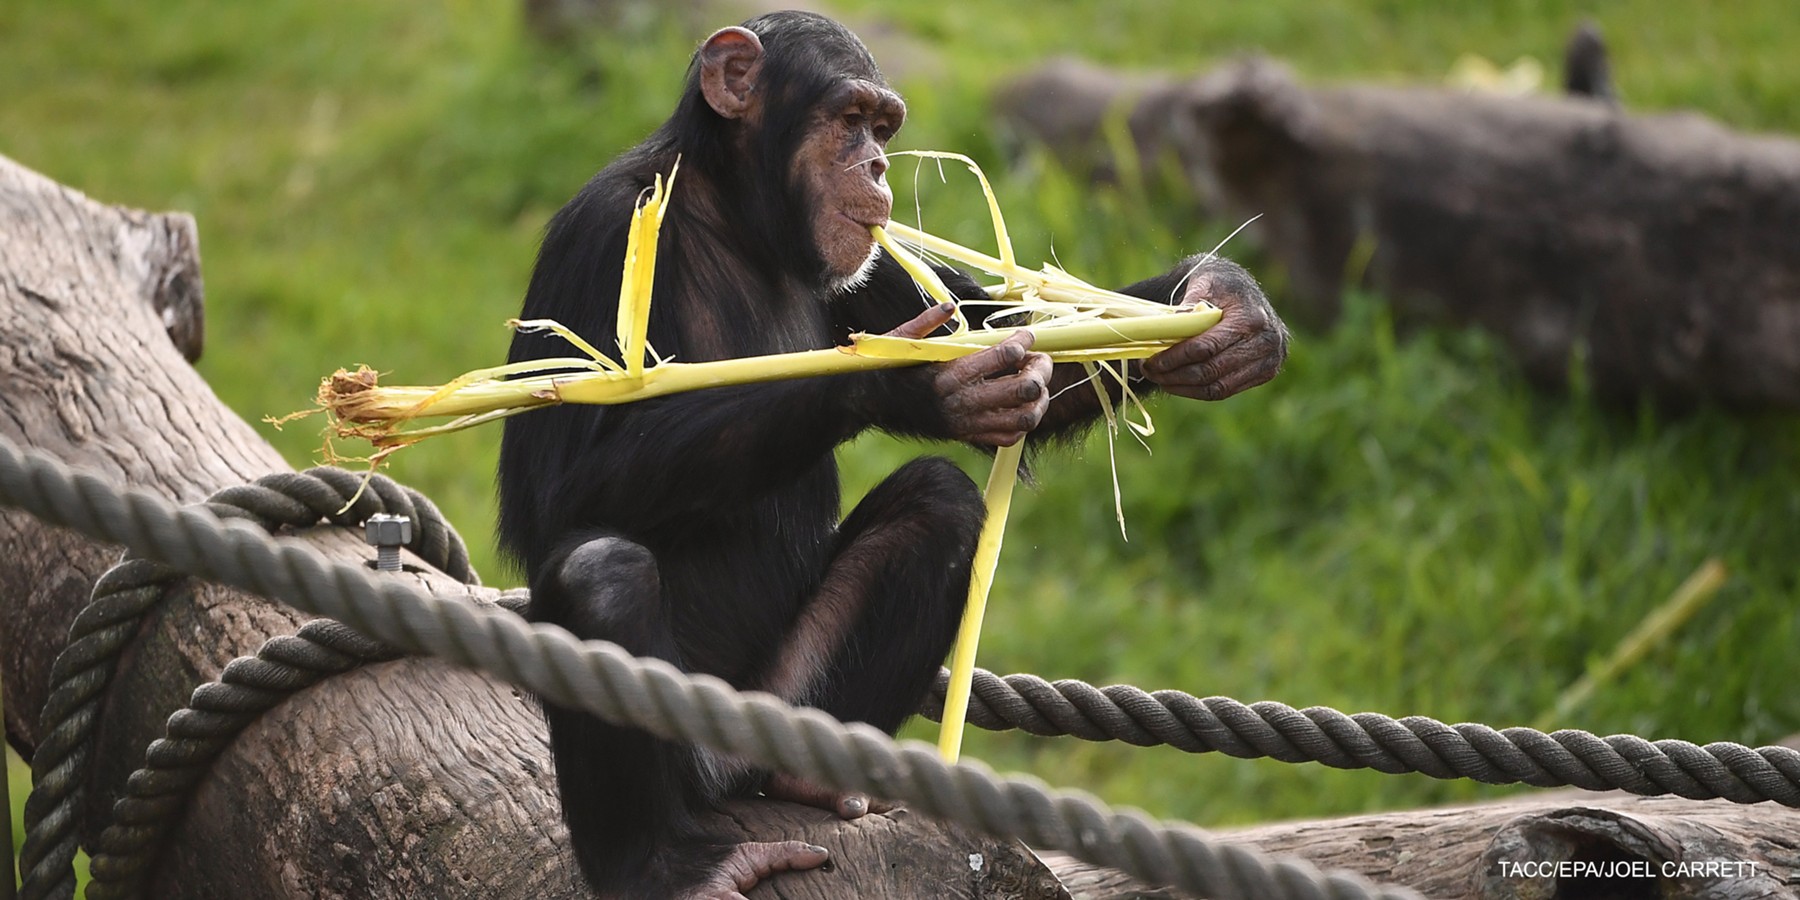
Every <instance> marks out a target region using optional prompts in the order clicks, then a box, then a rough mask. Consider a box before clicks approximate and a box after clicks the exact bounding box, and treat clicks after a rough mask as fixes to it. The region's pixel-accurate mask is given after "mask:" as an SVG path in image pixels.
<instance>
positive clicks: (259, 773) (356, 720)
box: [0, 157, 1066, 900]
mask: <svg viewBox="0 0 1800 900" xmlns="http://www.w3.org/2000/svg"><path fill="white" fill-rule="evenodd" d="M197 246H198V245H197V240H196V232H195V226H194V221H193V220H192V219H191V218H190V217H188V216H185V215H180V214H150V213H142V212H137V211H132V210H123V209H118V208H113V207H107V206H103V205H100V204H97V203H94V202H93V201H91V200H89V199H87V198H86V197H83V196H82V195H80V194H78V193H76V192H74V191H71V190H69V189H67V188H63V187H61V186H58V185H56V184H54V183H53V182H51V181H49V180H47V179H45V178H43V177H42V176H40V175H37V174H35V173H32V172H30V171H28V170H26V169H24V168H22V167H20V166H18V165H17V164H15V163H13V162H12V161H10V160H7V159H5V158H4V157H0V384H4V385H6V390H4V391H0V432H3V433H5V434H6V435H7V436H8V437H9V438H11V439H13V440H15V441H18V442H20V443H23V444H25V445H28V446H33V447H37V448H39V449H42V450H46V451H49V452H51V453H52V454H54V455H56V456H58V457H60V458H61V459H63V460H64V461H65V462H68V463H69V464H71V465H75V466H81V467H85V468H88V469H92V470H94V471H96V472H98V473H100V474H102V475H104V476H105V477H107V478H109V479H111V480H113V481H115V482H117V483H120V484H124V485H131V486H136V487H141V488H145V489H148V490H151V491H154V492H157V493H160V494H163V495H164V496H168V497H170V498H173V499H177V500H182V501H189V502H192V501H198V500H201V499H203V498H204V497H206V496H207V495H208V494H210V493H211V492H213V491H214V490H217V489H218V488H222V487H226V486H230V485H234V484H240V483H244V482H247V481H250V480H253V479H255V478H256V477H258V476H260V475H264V474H267V473H270V472H277V471H284V470H286V469H287V466H286V464H285V463H284V462H283V461H282V459H281V457H280V456H279V455H278V454H277V453H276V452H275V450H274V449H273V448H272V447H270V446H269V445H268V444H267V443H266V442H264V441H263V440H262V439H261V438H260V437H259V436H258V435H257V434H256V432H255V431H254V430H253V429H252V428H251V427H250V426H249V425H247V424H246V423H244V422H243V421H242V420H241V419H239V418H238V417H237V416H235V415H234V414H232V413H231V411H230V410H229V409H227V408H226V407H225V406H224V405H223V404H222V403H220V402H219V401H218V399H217V398H216V397H215V396H214V395H213V393H212V391H211V390H210V389H209V388H208V387H207V385H206V382H205V381H204V380H203V379H201V378H200V376H199V375H198V374H197V373H196V372H195V371H194V370H193V368H192V367H191V366H190V365H189V362H190V361H191V360H192V359H195V358H197V357H198V355H199V352H200V343H201V335H202V325H201V322H202V312H201V294H200V277H199V256H198V250H197ZM301 537H302V538H303V539H305V540H309V541H312V542H314V543H315V544H316V545H317V546H318V547H319V548H320V549H321V550H323V551H324V552H326V553H329V554H331V555H334V556H337V557H340V558H345V559H363V558H368V557H370V556H371V555H372V551H371V550H370V548H368V547H367V546H365V545H364V544H363V543H362V542H361V540H359V539H358V537H357V536H356V535H354V534H351V533H349V532H347V531H345V530H343V529H338V528H331V527H324V528H316V529H312V530H310V531H308V532H306V533H305V534H303V535H301ZM118 556H119V551H118V548H116V547H108V546H101V545H98V544H96V543H94V542H92V541H90V540H88V539H86V538H84V537H82V536H80V535H77V534H74V533H72V532H68V531H65V530H61V529H55V528H49V527H46V526H44V525H42V524H40V523H39V522H37V521H36V520H35V519H33V518H31V517H30V516H27V515H25V514H23V513H20V512H17V511H13V510H0V597H4V598H5V603H4V604H3V605H0V633H4V634H5V635H6V640H5V641H4V642H3V647H0V652H3V654H4V656H3V658H0V666H3V667H4V669H3V672H4V685H5V691H6V696H5V700H6V704H5V706H6V732H7V738H8V740H9V741H10V742H11V743H12V745H13V746H14V747H15V748H17V749H18V750H19V752H20V753H21V755H23V756H24V757H25V758H26V759H30V758H31V756H32V752H33V750H34V749H35V748H36V747H37V745H38V743H39V741H40V740H41V739H42V736H43V727H44V726H43V723H40V722H39V721H38V714H39V711H40V710H41V709H42V708H43V705H44V700H45V697H46V695H47V693H48V691H49V687H50V685H49V684H48V677H49V672H50V666H51V662H52V661H53V660H54V658H55V656H56V654H57V652H58V651H59V650H60V648H61V646H62V643H63V640H64V638H65V637H66V635H67V633H68V629H69V624H70V622H71V621H72V620H73V619H74V617H75V614H76V613H77V612H78V611H79V610H80V609H81V608H82V607H83V606H84V605H85V604H86V602H87V599H88V594H89V592H90V590H91V588H92V586H93V583H94V581H95V579H96V578H97V577H98V576H99V575H100V574H101V573H102V572H104V571H105V570H106V569H107V568H108V567H109V566H110V565H112V564H113V563H114V562H116V561H117V559H118ZM407 562H408V563H409V571H408V573H407V574H405V575H403V576H397V577H406V578H410V579H412V580H413V581H415V582H416V583H417V584H418V585H419V586H421V587H423V588H425V589H428V590H432V591H436V592H441V593H455V594H458V595H472V596H473V597H474V598H475V599H476V600H480V601H491V600H492V599H493V598H494V596H495V594H496V592H495V591H493V590H492V589H486V588H470V587H467V586H465V585H461V584H458V583H456V582H455V581H454V580H452V579H450V578H448V577H445V576H444V575H442V574H440V573H438V572H436V571H433V570H431V569H429V567H427V566H425V565H424V564H423V563H422V562H421V561H419V560H418V559H414V558H410V557H409V558H408V559H407ZM307 618H308V617H307V616H305V615H304V614H302V613H299V612H297V611H295V610H292V609H290V608H288V607H285V606H282V605H280V604H278V603H271V602H268V601H266V600H263V599H261V598H258V597H254V596H249V595H245V594H242V593H239V592H237V591H233V590H228V589H225V588H221V587H217V586H213V585H206V584H193V583H187V584H184V585H182V586H180V587H178V588H177V589H175V590H172V591H170V594H169V596H168V597H167V598H166V600H165V602H164V603H163V604H162V605H161V606H160V607H159V608H158V610H157V611H156V612H155V613H154V614H153V615H152V616H151V617H149V620H148V621H147V622H146V624H145V626H144V628H143V630H142V633H141V634H140V635H139V636H138V638H137V639H136V641H135V642H134V643H133V644H132V646H131V648H130V649H129V650H128V651H127V652H126V653H125V655H124V657H123V658H122V659H121V661H120V666H119V670H118V674H117V676H116V677H115V679H114V682H113V684H112V686H111V688H110V690H109V691H108V696H107V697H106V702H105V709H104V713H103V719H102V725H101V728H100V730H99V733H98V734H97V736H96V746H95V756H94V758H95V766H94V771H93V777H92V780H91V784H90V786H89V787H90V794H89V796H90V798H91V800H90V802H89V803H88V804H87V809H85V810H84V811H83V812H84V814H85V816H86V819H85V823H84V837H85V838H87V839H92V838H93V837H94V836H95V835H96V834H97V833H98V830H99V828H100V827H101V825H102V823H104V822H105V821H106V815H107V813H108V811H109V810H110V808H111V804H112V801H113V800H114V799H116V797H117V796H118V795H119V793H120V790H121V787H122V785H123V783H124V780H125V778H126V777H127V776H128V775H129V774H130V773H131V771H132V770H134V769H136V768H138V767H139V766H140V765H142V762H143V753H144V748H145V747H146V746H147V745H148V744H149V742H150V741H151V740H152V739H154V738H156V737H159V736H161V734H162V732H163V723H164V721H165V720H166V719H167V717H168V716H169V714H170V713H172V712H173V711H175V710H176V709H179V708H180V707H181V706H183V705H184V704H185V703H186V701H187V698H188V695H189V693H190V692H191V691H192V689H193V688H194V687H195V686H196V685H197V684H200V683H202V682H204V681H210V680H214V679H216V677H217V676H218V674H219V672H220V671H221V670H222V669H223V668H224V666H225V664H226V663H228V662H230V661H231V660H232V659H233V658H235V657H238V656H243V655H249V654H251V653H254V652H255V650H256V648H257V647H258V646H259V645H260V644H262V643H263V642H264V641H265V640H267V639H268V638H270V637H274V636H277V635H283V634H291V633H293V632H294V631H295V630H296V629H297V628H298V627H299V626H300V625H301V624H302V623H303V622H304V621H305V620H306V619H307ZM727 812H728V815H727V816H726V817H724V818H722V819H721V820H720V822H719V825H720V828H721V829H722V830H723V831H724V832H725V833H727V834H735V835H740V836H743V837H744V838H746V839H756V840H777V839H800V840H806V841H810V842H812V843H816V844H820V845H823V846H825V847H827V848H830V849H832V850H833V869H832V871H829V872H824V871H815V872H807V873H799V874H794V875H784V876H782V877H781V878H779V879H776V880H775V881H773V882H770V883H769V884H766V885H764V886H763V887H761V888H759V889H758V890H757V891H755V892H753V896H756V897H772V896H775V895H776V892H777V890H779V893H780V896H783V897H791V898H825V897H842V896H846V895H849V894H854V895H856V896H863V897H915V896H968V897H1029V898H1056V897H1062V896H1066V895H1065V894H1064V893H1063V892H1062V889H1061V887H1060V886H1059V885H1058V884H1057V883H1056V880H1055V878H1054V877H1053V876H1052V875H1051V874H1050V873H1049V871H1048V870H1047V869H1045V868H1044V867H1043V866H1042V864H1041V863H1039V862H1038V861H1037V859H1036V858H1035V857H1034V856H1032V855H1031V853H1030V852H1029V851H1028V850H1026V849H1025V848H1024V847H1023V846H1020V845H1019V844H1017V843H1016V842H1003V841H998V840H995V839H993V838H990V837H987V836H983V835H979V834H975V833H973V832H971V831H969V830H967V829H963V828H958V827H955V826H948V825H944V824H941V823H936V822H932V821H930V820H927V819H925V818H924V817H920V816H911V815H907V814H906V813H905V812H904V811H901V812H899V813H897V814H891V815H878V816H870V817H868V818H866V819H863V820H861V821H857V822H841V821H838V820H836V819H835V818H833V817H830V816H828V815H826V814H824V813H815V812H814V811H811V810H806V809H803V808H799V807H793V806H790V805H787V804H776V803H768V802H746V803H740V804H734V805H732V806H731V807H730V808H729V809H728V810H727ZM566 845H567V834H566V832H565V830H564V828H563V825H562V816H561V811H560V806H559V804H558V801H557V797H556V785H555V780H554V775H553V772H552V769H551V760H550V754H549V747H548V744H547V742H546V738H545V730H544V724H543V719H542V717H541V715H540V714H539V711H538V708H537V705H536V702H535V701H534V700H533V699H531V698H530V697H528V696H525V695H523V694H522V693H521V692H519V691H517V690H515V689H513V688H512V687H511V686H509V685H506V684H502V683H500V682H497V681H494V680H493V679H490V678H487V677H485V676H482V675H480V674H477V673H473V672H469V671H464V670H459V669H455V668H452V667H449V666H447V665H445V664H443V663H440V662H437V661H434V660H410V659H409V660H402V661H398V662H392V663H383V664H378V665H370V666H366V667H363V668H360V669H357V670H355V671H352V672H350V673H347V674H344V675H340V676H337V677H334V678H330V679H327V680H326V681H324V682H323V683H321V684H319V685H316V686H314V687H312V688H310V689H308V690H305V691H302V692H300V693H298V694H296V695H295V696H294V697H292V698H291V699H289V700H288V701H286V702H284V703H282V704H281V705H280V706H278V707H276V708H275V709H274V710H272V711H270V712H269V713H268V714H266V715H264V716H262V717H261V718H260V719H259V720H258V721H257V722H255V723H254V724H252V725H251V726H250V727H249V728H248V729H246V730H245V731H244V732H243V733H242V734H241V735H240V736H239V737H238V739H237V740H236V741H235V742H234V743H233V744H232V745H231V747H230V748H229V749H228V750H227V751H226V752H225V753H224V754H223V755H222V756H221V757H220V758H219V759H218V760H217V762H216V763H215V764H214V765H213V767H212V770H211V772H210V774H209V775H208V777H207V778H206V779H205V780H204V781H203V782H202V783H201V785H200V786H199V788H198V789H197V790H196V791H195V793H194V795H193V796H192V798H191V801H190V803H189V805H188V808H187V810H186V812H185V814H184V817H183V820H182V822H181V824H180V825H179V826H178V827H177V828H176V829H175V831H174V832H173V834H172V837H171V840H170V843H169V844H168V845H167V846H166V847H164V848H163V852H162V853H161V854H160V855H159V859H160V862H159V868H158V869H157V871H156V873H155V875H154V879H153V881H152V883H151V884H150V886H149V889H148V895H149V896H155V897H171V898H187V897H195V898H200V897H270V898H282V897H292V898H317V897H324V898H332V897H340V898H372V900H378V898H386V897H393V898H401V897H434V898H465V897H466V898H471V900H473V898H514V897H516V898H542V897H573V896H583V895H585V894H586V891H585V890H582V889H580V888H579V887H578V884H577V878H576V875H575V872H574V867H573V864H572V862H571V857H570V855H569V852H568V848H567V846H566ZM975 860H979V862H978V863H976V862H973V861H975Z"/></svg>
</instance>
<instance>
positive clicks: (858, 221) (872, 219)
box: [838, 212, 888, 231]
mask: <svg viewBox="0 0 1800 900" xmlns="http://www.w3.org/2000/svg"><path fill="white" fill-rule="evenodd" d="M838 215H840V216H843V217H844V218H845V219H848V220H850V222H851V223H852V224H854V225H855V226H856V227H858V228H861V229H862V230H864V231H868V230H869V229H871V228H881V227H885V226H886V225H887V223H888V217H887V215H886V214H883V215H881V216H853V215H851V214H849V213H847V212H839V213H838Z"/></svg>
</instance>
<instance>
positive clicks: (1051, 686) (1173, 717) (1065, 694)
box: [923, 670, 1800, 807]
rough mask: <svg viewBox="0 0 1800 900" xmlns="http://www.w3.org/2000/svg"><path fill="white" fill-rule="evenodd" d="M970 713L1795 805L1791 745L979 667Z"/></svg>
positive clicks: (1449, 770) (1380, 764)
mask: <svg viewBox="0 0 1800 900" xmlns="http://www.w3.org/2000/svg"><path fill="white" fill-rule="evenodd" d="M944 690H945V677H944V675H943V674H941V673H940V674H939V676H938V680H937V683H936V684H935V685H934V686H933V689H932V694H931V696H930V697H928V698H927V700H926V708H925V709H924V710H923V714H924V715H926V716H928V717H931V718H937V717H938V716H939V715H941V713H942V711H943V698H944ZM969 721H970V722H971V723H972V724H974V725H977V726H979V727H981V728H986V729H989V730H992V731H1002V730H1006V729H1009V728H1017V729H1019V730H1021V731H1025V732H1027V733H1029V734H1034V735H1040V736H1059V735H1073V736H1075V737H1079V738H1083V739H1085V740H1090V741H1104V740H1117V741H1125V742H1126V743H1130V744H1136V745H1138V746H1140V747H1149V746H1155V745H1158V744H1167V745H1169V746H1172V747H1178V748H1180V749H1182V750H1186V751H1188V752H1190V753H1209V752H1215V751H1216V752H1219V753H1224V754H1226V755H1228V756H1236V757H1239V758H1241V759H1257V758H1261V757H1268V758H1271V759H1278V760H1281V761H1282V762H1317V763H1322V764H1324V765H1327V766H1332V767H1334V768H1339V769H1374V770H1376V771H1379V772H1387V773H1390V774H1397V773H1405V772H1418V773H1423V774H1425V775H1430V776H1431V777H1433V778H1446V779H1448V778H1469V779H1473V780H1475V781H1481V782H1485V783H1487V784H1529V785H1533V786H1536V787H1579V788H1585V789H1587V790H1590V791H1608V790H1623V791H1630V792H1632V793H1634V794H1642V795H1644V796H1658V795H1662V794H1674V795H1676V796H1680V797H1686V798H1688V799H1690V800H1713V799H1719V798H1723V799H1726V800H1730V801H1732V802H1735V803H1760V802H1762V801H1765V800H1773V801H1775V802H1776V803H1780V804H1782V805H1784V806H1795V807H1800V751H1796V750H1793V749H1790V748H1787V747H1758V748H1756V749H1751V748H1749V747H1746V746H1744V745H1743V744H1734V743H1729V742H1724V741H1720V742H1717V743H1712V744H1707V745H1706V746H1704V747H1700V746H1696V745H1694V744H1691V743H1688V742H1687V741H1676V740H1660V741H1646V740H1644V739H1643V738H1641V737H1637V736H1635V735H1629V734H1614V735H1608V736H1607V737H1597V736H1595V735H1593V734H1590V733H1588V732H1586V731H1577V730H1574V729H1564V730H1561V731H1556V732H1552V733H1550V734H1545V733H1543V732H1541V731H1537V730H1535V729H1531V728H1506V729H1501V730H1495V729H1493V728H1489V727H1488V726H1486V725H1475V724H1468V723H1464V724H1460V725H1446V724H1444V723H1442V722H1439V721H1437V720H1435V719H1428V718H1425V717H1424V716H1408V717H1406V718H1404V719H1392V718H1389V717H1387V716H1384V715H1380V714H1378V713H1357V714H1356V715H1345V714H1343V713H1341V712H1338V711H1337V710H1335V709H1330V708H1327V707H1323V706H1314V707H1309V708H1307V709H1303V710H1301V709H1295V708H1293V707H1291V706H1287V705H1285V704H1281V703H1275V702H1273V701H1263V702H1260V703H1252V704H1250V705H1248V706H1246V705H1244V704H1242V703H1239V702H1238V701H1236V700H1232V699H1229V698H1226V697H1208V698H1206V699H1204V700H1202V699H1200V698H1198V697H1195V696H1193V695H1191V694H1184V693H1182V692H1180V691H1156V692H1155V693H1146V692H1144V691H1142V690H1139V689H1137V688H1134V687H1130V686H1127V685H1113V686H1111V687H1104V688H1096V687H1094V686H1092V685H1090V684H1087V683H1086V682H1081V681H1057V682H1049V681H1045V680H1044V679H1042V678H1039V677H1037V676H1036V675H1008V676H1006V677H1005V678H1002V677H1000V676H998V675H995V674H993V673H992V672H986V671H980V670H977V671H976V673H975V686H974V696H973V697H972V699H971V700H970V703H969Z"/></svg>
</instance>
